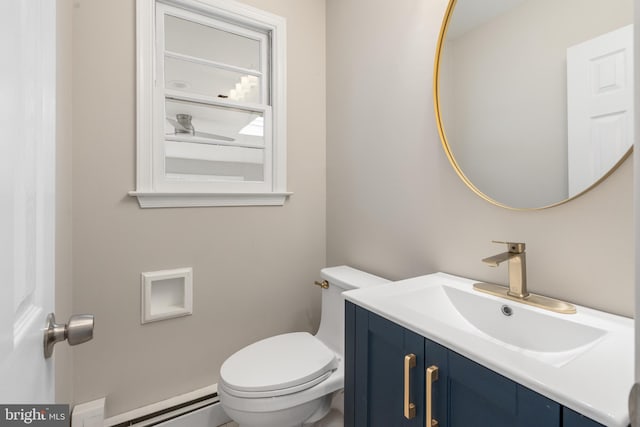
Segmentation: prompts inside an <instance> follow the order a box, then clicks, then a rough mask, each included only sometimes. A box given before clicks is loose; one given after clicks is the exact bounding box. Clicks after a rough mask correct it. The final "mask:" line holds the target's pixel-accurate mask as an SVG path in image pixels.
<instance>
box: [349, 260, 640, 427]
mask: <svg viewBox="0 0 640 427" xmlns="http://www.w3.org/2000/svg"><path fill="white" fill-rule="evenodd" d="M476 282H477V281H476V280H469V279H465V278H461V277H457V276H452V275H449V274H445V273H435V274H429V275H426V276H421V277H415V278H412V279H407V280H402V281H398V282H391V283H387V284H383V285H379V286H374V287H369V288H362V289H356V290H353V291H349V292H345V294H344V295H345V298H346V299H347V300H348V301H351V302H353V303H355V304H357V305H359V306H361V307H363V308H366V309H368V310H370V311H372V312H374V313H376V314H378V315H380V316H382V317H385V318H387V319H389V320H391V321H393V322H395V323H397V324H399V325H401V326H404V327H405V328H407V329H410V330H412V331H414V332H416V333H418V334H420V335H422V336H424V337H426V338H428V339H430V340H432V341H435V342H437V343H439V344H441V345H443V346H445V347H447V348H449V349H451V350H453V351H455V352H457V353H459V354H461V355H463V356H465V357H468V358H469V359H471V360H474V361H476V362H478V363H480V364H482V365H484V366H486V367H487V368H489V369H492V370H493V371H495V372H498V373H499V374H502V375H504V376H505V377H507V378H510V379H512V380H514V381H516V382H518V383H520V384H522V385H524V386H525V387H528V388H530V389H532V390H534V391H537V392H538V393H541V394H543V395H545V396H548V397H549V398H551V399H553V400H555V401H557V402H559V403H561V404H562V405H564V406H567V407H569V408H571V409H573V410H575V411H577V412H579V413H582V414H585V415H587V416H588V417H590V418H592V419H594V420H596V421H598V422H600V423H602V424H604V425H607V426H616V427H626V426H627V425H628V423H629V417H628V409H627V407H626V401H627V395H628V393H629V390H630V388H631V385H632V384H633V379H634V373H633V371H634V369H633V367H634V327H633V320H632V319H628V318H624V317H621V316H615V315H612V314H609V313H604V312H601V311H597V310H593V309H590V308H587V307H581V306H576V313H575V314H560V313H555V312H552V311H548V310H543V309H541V308H537V307H533V306H530V305H525V304H522V303H520V302H517V301H511V300H507V299H504V298H500V297H497V296H494V295H490V294H486V293H482V292H478V291H476V290H474V289H473V284H474V283H476Z"/></svg>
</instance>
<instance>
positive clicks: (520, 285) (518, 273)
mask: <svg viewBox="0 0 640 427" xmlns="http://www.w3.org/2000/svg"><path fill="white" fill-rule="evenodd" d="M493 243H504V244H506V245H507V247H508V248H509V250H508V251H507V252H503V253H501V254H498V255H494V256H490V257H489V258H485V259H483V260H482V262H484V263H485V264H489V266H491V267H497V266H498V265H500V264H501V263H502V262H504V261H509V291H508V292H507V293H508V294H509V295H511V296H512V297H515V298H526V297H528V296H529V292H527V263H526V254H525V253H524V248H525V244H524V243H515V242H498V241H495V240H494V241H493Z"/></svg>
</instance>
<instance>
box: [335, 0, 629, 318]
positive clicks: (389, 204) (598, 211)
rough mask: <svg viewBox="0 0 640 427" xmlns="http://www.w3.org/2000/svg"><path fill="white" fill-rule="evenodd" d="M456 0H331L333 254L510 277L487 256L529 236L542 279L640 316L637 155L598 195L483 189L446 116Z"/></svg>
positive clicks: (385, 271) (394, 265)
mask: <svg viewBox="0 0 640 427" xmlns="http://www.w3.org/2000/svg"><path fill="white" fill-rule="evenodd" d="M446 5H447V1H446V0H430V1H421V0H397V1H394V2H389V1H386V0H327V52H328V56H327V195H328V196H327V261H328V263H329V264H343V263H346V264H350V265H353V266H354V267H359V268H362V269H365V270H369V271H371V272H372V273H377V274H379V275H382V276H386V277H388V278H390V279H402V278H406V277H411V276H416V275H421V274H427V273H431V272H435V271H445V272H449V273H453V274H458V275H461V276H467V277H471V278H475V279H480V280H484V281H492V282H496V283H500V284H505V283H506V280H507V267H506V266H500V267H499V268H497V269H492V268H489V267H487V266H485V265H484V264H483V263H482V262H480V260H481V258H484V257H486V256H489V255H493V254H495V253H498V252H500V251H502V250H503V248H502V247H500V246H498V245H494V244H492V243H491V240H492V239H495V240H511V241H522V242H526V243H527V253H528V257H527V258H528V277H529V286H530V288H531V290H533V291H535V292H539V293H542V294H547V295H550V296H555V297H558V298H562V299H566V300H569V301H573V302H575V303H578V304H582V305H586V306H590V307H595V308H598V309H602V310H605V311H609V312H613V313H618V314H622V315H626V316H631V315H632V313H633V254H634V246H633V232H632V230H633V228H632V223H633V221H632V220H633V212H632V198H633V197H632V175H633V170H632V162H631V161H630V160H627V161H626V162H625V163H624V164H623V165H622V167H621V168H620V169H618V171H616V172H615V173H614V174H613V175H612V176H611V177H610V178H609V179H608V180H607V181H605V182H604V183H603V184H601V185H600V186H599V187H597V188H596V189H594V190H592V191H591V192H589V193H588V194H586V195H584V196H582V197H580V198H578V199H576V200H574V201H572V202H570V203H567V204H565V205H562V206H558V207H555V208H552V209H548V210H543V211H529V212H526V211H524V212H522V211H510V210H506V209H502V208H499V207H496V206H494V205H491V204H489V203H487V202H485V201H484V200H482V199H480V198H479V197H477V196H476V195H475V194H474V193H472V192H471V190H469V189H468V188H467V187H466V186H465V185H464V184H463V182H462V181H461V180H460V179H459V178H458V177H457V175H456V173H455V172H454V170H453V169H452V167H451V166H450V165H449V162H448V160H447V158H446V156H445V154H444V151H443V149H442V147H441V143H440V140H439V137H438V132H437V129H436V125H435V120H434V110H433V99H432V78H433V57H434V52H435V47H436V42H437V37H438V33H439V29H440V24H441V20H442V18H443V15H444V10H445V7H446Z"/></svg>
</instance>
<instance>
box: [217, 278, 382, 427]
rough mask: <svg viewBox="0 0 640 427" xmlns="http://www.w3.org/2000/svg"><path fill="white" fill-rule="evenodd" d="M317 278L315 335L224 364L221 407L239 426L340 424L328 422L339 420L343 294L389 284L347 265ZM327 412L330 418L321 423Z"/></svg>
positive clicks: (259, 347)
mask: <svg viewBox="0 0 640 427" xmlns="http://www.w3.org/2000/svg"><path fill="white" fill-rule="evenodd" d="M320 276H321V277H322V279H324V280H326V281H327V282H328V283H329V287H328V288H326V289H323V290H322V312H321V318H320V328H319V329H318V333H317V334H316V335H311V334H309V333H307V332H293V333H288V334H282V335H277V336H274V337H269V338H266V339H263V340H261V341H258V342H255V343H253V344H250V345H248V346H247V347H245V348H243V349H241V350H239V351H237V352H236V353H234V354H233V355H231V356H230V357H229V358H228V359H227V360H226V361H225V362H224V363H223V364H222V367H221V368H220V380H219V381H218V395H219V396H220V403H221V404H222V408H223V409H224V411H225V412H226V413H227V415H228V416H229V417H230V418H231V419H233V420H234V421H235V422H237V423H238V424H240V427H300V426H310V425H313V424H314V423H318V424H317V425H323V426H324V425H326V426H329V425H330V426H332V427H333V426H334V425H335V426H338V425H342V424H337V423H336V422H334V421H326V420H329V419H330V418H331V419H332V420H334V419H338V418H340V419H341V414H340V416H338V415H336V414H338V412H339V411H341V407H342V395H341V392H342V389H343V387H344V297H343V296H342V293H343V292H344V291H347V290H350V289H357V288H363V287H368V286H375V285H379V284H382V283H387V282H388V280H386V279H382V278H380V277H377V276H374V275H372V274H369V273H365V272H363V271H360V270H356V269H354V268H351V267H347V266H339V267H329V268H324V269H323V270H322V271H321V273H320ZM332 402H333V403H332ZM332 408H333V409H332ZM330 411H331V414H332V415H331V417H327V418H326V420H325V421H326V422H321V420H322V419H323V418H325V416H327V414H329V412H330Z"/></svg>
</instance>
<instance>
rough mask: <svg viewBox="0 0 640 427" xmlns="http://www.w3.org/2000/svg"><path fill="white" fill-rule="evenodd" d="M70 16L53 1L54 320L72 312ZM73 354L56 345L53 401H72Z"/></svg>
mask: <svg viewBox="0 0 640 427" xmlns="http://www.w3.org/2000/svg"><path fill="white" fill-rule="evenodd" d="M72 16H73V9H72V3H71V1H70V0H57V2H56V20H57V22H56V33H57V40H56V55H57V57H56V64H57V65H56V67H57V69H56V79H57V80H56V92H57V93H56V102H57V105H56V150H57V152H56V247H55V251H56V267H55V268H56V277H55V283H56V291H55V293H56V297H55V310H56V311H55V313H56V316H57V318H58V321H66V319H68V318H69V316H70V315H71V314H73V312H72V292H73V288H72V283H73V282H72V275H73V272H72V266H73V263H72V257H73V253H72V248H71V229H72V212H71V207H72V205H71V186H72V181H71V178H72V173H71V167H72V166H71V164H72V152H71V150H72V144H71V143H72V111H73V107H72V103H71V101H72V98H71V94H72V90H73V73H72V70H71V65H72ZM72 355H73V353H72V351H71V349H70V348H69V346H68V345H57V346H56V350H55V352H54V358H55V366H56V372H55V377H56V385H55V386H56V387H55V390H56V401H57V402H59V403H70V402H72V401H73V357H72Z"/></svg>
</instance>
